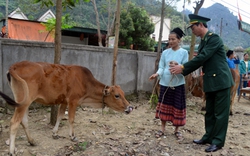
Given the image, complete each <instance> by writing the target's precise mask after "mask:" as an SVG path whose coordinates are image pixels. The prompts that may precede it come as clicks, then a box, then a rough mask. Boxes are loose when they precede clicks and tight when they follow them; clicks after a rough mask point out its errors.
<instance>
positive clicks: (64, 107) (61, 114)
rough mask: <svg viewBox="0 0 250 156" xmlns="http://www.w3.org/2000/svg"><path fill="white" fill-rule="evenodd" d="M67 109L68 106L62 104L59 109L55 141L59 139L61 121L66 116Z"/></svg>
mask: <svg viewBox="0 0 250 156" xmlns="http://www.w3.org/2000/svg"><path fill="white" fill-rule="evenodd" d="M66 108H67V104H61V105H60V106H59V108H58V114H57V119H56V125H55V127H54V128H53V131H52V132H53V138H54V139H58V134H57V132H58V128H59V125H60V121H61V119H62V117H63V116H64V114H65V110H66Z"/></svg>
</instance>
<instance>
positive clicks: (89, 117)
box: [0, 98, 250, 156]
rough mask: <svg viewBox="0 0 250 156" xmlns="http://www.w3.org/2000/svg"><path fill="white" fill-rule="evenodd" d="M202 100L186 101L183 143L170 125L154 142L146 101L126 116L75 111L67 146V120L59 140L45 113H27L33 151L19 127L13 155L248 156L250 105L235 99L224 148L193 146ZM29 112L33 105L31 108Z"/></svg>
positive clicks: (4, 123) (154, 124) (3, 126)
mask: <svg viewBox="0 0 250 156" xmlns="http://www.w3.org/2000/svg"><path fill="white" fill-rule="evenodd" d="M200 103H201V100H200V99H197V98H191V99H188V101H187V123H186V125H185V126H184V127H182V128H181V132H182V134H183V137H184V138H183V140H177V138H176V137H175V136H174V134H173V131H174V129H173V126H171V124H170V123H169V124H168V125H167V127H166V133H165V135H164V136H163V137H161V138H155V132H156V131H157V130H159V129H160V121H159V120H155V119H154V116H155V110H152V109H150V105H149V103H148V100H147V99H146V100H140V101H138V102H133V101H132V102H131V104H132V105H134V106H135V107H136V109H134V111H133V112H132V113H131V114H129V115H126V114H122V113H110V112H109V110H108V109H107V108H105V109H104V110H103V112H102V110H96V109H91V108H84V109H82V108H80V107H79V108H78V110H77V112H76V118H75V124H74V127H75V134H76V136H77V138H78V142H71V141H70V139H69V136H68V133H69V129H68V121H67V115H65V119H64V120H63V121H62V122H61V125H60V128H59V135H60V138H59V139H53V138H52V128H53V127H52V126H50V125H49V124H48V123H49V117H50V113H49V108H48V107H42V108H40V109H33V110H30V113H29V128H30V132H31V134H32V136H33V138H34V139H35V140H36V143H37V145H36V146H30V145H29V144H28V142H27V139H26V136H25V134H24V131H23V128H22V127H21V126H20V128H19V131H18V133H17V137H16V151H17V155H18V156H203V155H205V156H210V155H213V156H219V155H223V156H249V155H250V137H249V135H250V116H249V113H250V101H249V100H247V99H243V98H242V99H241V100H240V103H238V102H237V101H236V100H235V105H234V115H233V116H230V120H229V128H228V133H227V139H226V144H225V146H224V147H223V149H221V150H219V151H216V152H213V153H205V152H204V150H205V148H206V147H207V146H208V145H196V144H194V143H192V140H193V139H200V138H201V137H202V135H203V134H204V114H205V112H204V111H201V110H200V109H201V105H200ZM31 107H32V106H31ZM12 113H13V112H12V111H11V112H10V113H9V114H7V115H4V114H2V115H1V116H0V117H1V118H0V156H6V155H7V153H8V150H9V146H8V141H7V140H8V138H9V122H10V118H11V117H12Z"/></svg>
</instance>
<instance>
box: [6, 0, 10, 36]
mask: <svg viewBox="0 0 250 156" xmlns="http://www.w3.org/2000/svg"><path fill="white" fill-rule="evenodd" d="M8 6H9V1H8V0H6V6H5V10H6V12H5V14H6V17H5V31H6V32H5V33H6V34H5V35H6V36H5V37H6V38H9V30H8V12H9V11H8Z"/></svg>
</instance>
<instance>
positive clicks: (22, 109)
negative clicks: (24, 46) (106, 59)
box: [0, 61, 133, 155]
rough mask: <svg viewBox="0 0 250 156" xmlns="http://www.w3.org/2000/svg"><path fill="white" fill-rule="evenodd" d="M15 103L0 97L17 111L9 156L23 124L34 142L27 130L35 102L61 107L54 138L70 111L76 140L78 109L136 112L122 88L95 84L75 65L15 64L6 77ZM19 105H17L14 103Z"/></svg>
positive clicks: (71, 124)
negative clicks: (62, 120) (89, 108)
mask: <svg viewBox="0 0 250 156" xmlns="http://www.w3.org/2000/svg"><path fill="white" fill-rule="evenodd" d="M7 77H8V80H9V84H10V87H11V90H12V92H13V94H14V98H15V101H11V99H10V98H8V96H6V95H5V94H3V93H1V94H0V95H1V96H2V97H3V98H4V99H5V100H6V101H7V102H8V103H9V104H12V105H13V106H17V107H16V108H15V112H14V115H13V117H12V119H11V125H10V155H13V154H14V149H15V137H16V133H17V129H18V126H19V124H20V123H21V124H22V126H23V128H24V130H25V133H26V136H27V138H28V142H29V143H30V144H31V145H34V144H35V143H34V140H33V139H32V137H31V136H30V133H29V130H28V108H29V106H30V104H31V103H32V102H33V101H35V102H38V103H41V104H44V105H55V104H60V107H59V110H58V116H57V122H56V125H55V127H54V129H53V135H54V136H56V135H57V131H58V127H59V123H60V120H61V119H62V117H63V115H64V113H65V110H66V108H67V107H68V116H69V135H70V137H71V140H72V141H75V140H76V137H75V133H74V129H73V122H74V118H75V111H76V108H77V106H79V105H82V106H90V107H93V108H104V107H105V106H107V107H109V108H111V109H113V110H116V111H119V112H126V113H130V112H131V111H132V109H133V107H132V106H130V105H129V103H128V101H127V100H126V99H125V97H124V92H123V91H122V89H121V88H120V87H119V86H107V85H104V84H102V83H101V82H99V81H98V80H96V79H95V78H94V77H93V75H92V73H91V71H90V70H89V69H87V68H85V67H81V66H76V65H60V64H49V63H45V62H28V61H23V62H19V63H15V64H13V65H12V66H11V67H10V68H9V71H8V73H7ZM15 102H16V103H15Z"/></svg>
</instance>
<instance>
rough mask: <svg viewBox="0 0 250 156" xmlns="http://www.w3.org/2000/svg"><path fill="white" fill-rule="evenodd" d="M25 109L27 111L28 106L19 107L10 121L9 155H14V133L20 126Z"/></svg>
mask: <svg viewBox="0 0 250 156" xmlns="http://www.w3.org/2000/svg"><path fill="white" fill-rule="evenodd" d="M27 109H28V106H26V105H21V106H19V107H17V108H16V109H15V112H14V115H13V117H12V119H11V121H10V153H9V154H10V155H14V153H15V138H16V133H17V130H18V126H19V125H20V123H21V121H22V119H23V117H24V114H25V112H26V110H27ZM25 126H26V125H25Z"/></svg>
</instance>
